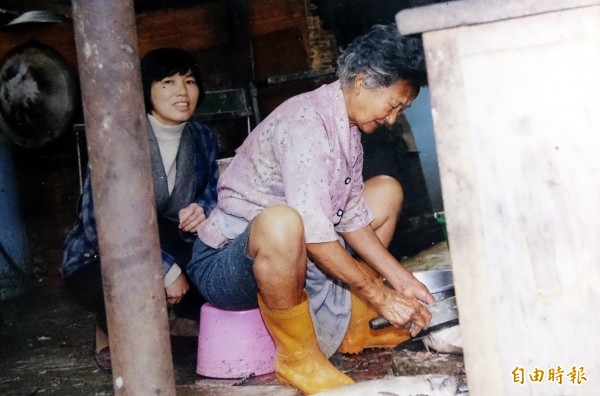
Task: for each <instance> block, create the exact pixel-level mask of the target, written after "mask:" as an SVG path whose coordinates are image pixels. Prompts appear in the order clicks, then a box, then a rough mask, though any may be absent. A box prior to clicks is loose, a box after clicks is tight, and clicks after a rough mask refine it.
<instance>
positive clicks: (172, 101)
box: [150, 70, 200, 125]
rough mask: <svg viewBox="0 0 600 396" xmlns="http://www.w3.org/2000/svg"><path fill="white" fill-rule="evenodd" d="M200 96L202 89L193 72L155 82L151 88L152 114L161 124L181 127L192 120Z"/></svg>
mask: <svg viewBox="0 0 600 396" xmlns="http://www.w3.org/2000/svg"><path fill="white" fill-rule="evenodd" d="M199 96H200V89H199V88H198V85H197V84H196V79H195V78H194V75H193V74H192V72H191V70H190V71H188V72H187V73H186V74H184V75H182V74H174V75H172V76H169V77H165V78H163V79H162V80H161V81H155V82H153V83H152V86H151V87H150V98H151V100H152V106H153V107H154V110H152V112H151V114H152V115H153V116H154V118H156V119H157V120H158V121H159V122H160V123H161V124H164V125H179V124H181V123H182V122H186V121H187V120H189V119H190V117H191V116H192V114H193V113H194V110H195V109H196V104H197V103H198V97H199Z"/></svg>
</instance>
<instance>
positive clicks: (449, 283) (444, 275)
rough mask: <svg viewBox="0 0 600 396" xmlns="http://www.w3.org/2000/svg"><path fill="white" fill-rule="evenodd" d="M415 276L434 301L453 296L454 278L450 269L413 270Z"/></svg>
mask: <svg viewBox="0 0 600 396" xmlns="http://www.w3.org/2000/svg"><path fill="white" fill-rule="evenodd" d="M413 275H414V276H415V278H417V279H418V280H420V281H421V282H423V284H424V285H425V286H427V288H428V289H429V291H430V292H431V294H432V295H433V298H434V299H435V301H441V300H445V299H446V298H448V297H452V296H454V280H453V278H452V270H451V269H441V270H429V271H418V272H413Z"/></svg>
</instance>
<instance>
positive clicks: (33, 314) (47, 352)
mask: <svg viewBox="0 0 600 396" xmlns="http://www.w3.org/2000/svg"><path fill="white" fill-rule="evenodd" d="M405 265H406V266H407V267H409V268H410V269H412V270H414V271H420V270H426V269H431V268H447V267H448V266H449V255H448V253H447V247H446V244H445V243H441V244H437V245H435V246H433V247H432V248H431V249H429V250H428V251H426V252H423V253H422V254H419V255H418V256H416V257H414V258H411V259H410V260H407V262H406V263H405ZM0 312H1V314H2V323H1V324H0V395H6V396H9V395H15V396H16V395H19V396H31V395H112V394H113V386H112V376H111V375H108V374H105V373H102V372H99V371H98V370H97V369H96V367H95V366H94V363H93V361H92V358H91V352H90V349H91V342H92V334H93V326H94V325H93V323H94V320H93V317H92V315H90V314H89V313H87V312H86V311H84V310H83V309H82V308H80V307H79V306H78V305H77V304H76V303H75V302H74V301H73V300H72V298H71V296H70V295H69V294H68V293H67V292H66V290H65V289H64V288H63V287H62V286H60V285H58V286H47V285H39V286H36V287H33V288H31V289H30V291H29V292H28V293H27V294H26V295H25V296H22V297H18V298H15V299H11V300H6V301H0ZM171 345H172V351H173V364H174V371H175V382H176V387H177V394H178V395H183V396H186V395H239V396H245V395H298V394H299V393H298V392H296V391H295V390H294V389H291V388H287V387H283V386H281V385H279V384H278V383H277V380H276V379H275V376H274V375H273V374H267V375H263V376H258V377H253V378H249V379H246V380H244V381H241V380H215V379H209V378H205V377H201V376H199V375H197V374H196V371H195V370H196V347H197V340H196V338H195V337H171ZM331 361H332V362H333V364H334V365H335V366H336V367H338V368H339V369H340V370H342V371H343V372H345V373H346V374H348V375H350V376H351V377H352V378H354V379H355V380H356V381H357V382H361V383H362V382H365V381H369V380H376V379H382V378H388V377H390V376H409V375H410V376H413V375H419V374H443V375H452V376H456V377H457V378H459V380H460V381H461V390H462V393H461V394H463V395H464V394H465V391H466V378H465V375H464V365H463V361H462V356H461V355H440V354H436V353H433V352H427V351H425V349H424V347H423V345H422V343H420V342H407V343H405V344H402V345H399V346H398V347H396V348H395V349H392V350H366V351H364V352H362V353H360V354H356V355H345V354H336V355H334V356H333V357H332V359H331ZM440 361H442V364H440ZM459 393H460V392H459ZM363 394H364V393H363ZM373 394H376V393H373ZM398 395H400V393H398Z"/></svg>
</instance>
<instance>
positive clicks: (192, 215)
mask: <svg viewBox="0 0 600 396" xmlns="http://www.w3.org/2000/svg"><path fill="white" fill-rule="evenodd" d="M204 220H206V215H205V214H204V209H202V207H201V206H200V205H198V204H197V203H195V202H193V203H191V204H189V205H188V206H187V207H185V208H183V209H181V210H180V211H179V229H180V230H182V231H185V232H192V233H193V232H196V230H197V229H198V226H199V225H200V223H202V222H203V221H204Z"/></svg>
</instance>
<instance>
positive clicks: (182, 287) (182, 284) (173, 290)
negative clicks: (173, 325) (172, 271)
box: [165, 273, 190, 305]
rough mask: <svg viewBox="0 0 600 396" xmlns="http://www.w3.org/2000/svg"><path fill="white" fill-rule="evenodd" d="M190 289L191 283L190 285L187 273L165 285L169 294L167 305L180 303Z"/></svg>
mask: <svg viewBox="0 0 600 396" xmlns="http://www.w3.org/2000/svg"><path fill="white" fill-rule="evenodd" d="M188 290H190V285H188V283H187V280H186V279H185V275H184V274H183V273H181V274H179V276H178V277H177V278H176V279H175V281H174V282H173V283H171V284H170V285H169V286H167V287H165V292H166V294H167V305H175V304H178V303H179V301H181V299H182V298H183V296H185V294H186V293H187V292H188Z"/></svg>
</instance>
